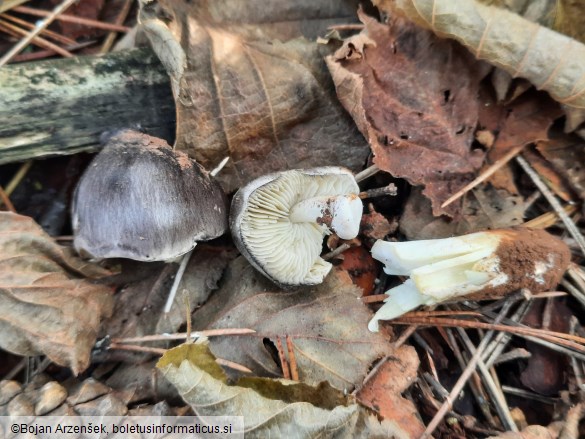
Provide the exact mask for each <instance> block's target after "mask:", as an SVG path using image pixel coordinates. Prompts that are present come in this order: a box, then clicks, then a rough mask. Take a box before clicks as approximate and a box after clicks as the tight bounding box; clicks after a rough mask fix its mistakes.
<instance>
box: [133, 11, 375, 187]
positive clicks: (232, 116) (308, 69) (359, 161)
mask: <svg viewBox="0 0 585 439" xmlns="http://www.w3.org/2000/svg"><path fill="white" fill-rule="evenodd" d="M193 11H194V12H193ZM148 12H149V11H148V10H146V9H144V10H143V13H142V16H143V17H145V18H143V24H144V25H145V27H147V28H148V27H150V28H151V30H153V31H154V30H156V33H154V32H151V41H153V42H154V43H155V44H154V45H153V48H154V49H155V51H157V53H159V56H160V57H161V58H162V59H163V60H166V62H165V65H166V66H167V69H168V70H169V72H170V73H171V77H172V78H173V82H174V84H175V87H174V88H175V94H176V105H177V139H176V145H175V146H176V148H177V149H179V150H183V151H186V152H187V153H188V154H189V155H190V156H191V157H193V158H195V159H196V160H197V161H199V162H200V163H201V164H202V165H203V166H205V167H206V168H208V169H211V168H213V167H215V166H216V165H217V164H218V163H219V162H220V161H221V160H222V159H223V158H224V157H226V156H229V157H230V158H231V160H230V161H229V162H228V164H227V166H226V167H225V168H224V169H223V170H222V172H221V173H220V174H219V175H218V177H217V178H218V179H219V180H220V182H221V183H222V184H223V186H224V189H226V191H232V190H234V189H236V188H238V187H240V186H242V185H243V184H245V183H247V182H248V181H250V180H252V179H253V178H256V177H258V176H260V175H263V174H266V173H269V172H273V171H277V170H278V171H280V170H285V169H293V168H303V167H314V166H323V165H337V166H339V165H340V166H346V167H348V168H350V169H353V170H356V171H357V170H358V169H361V168H362V167H363V165H364V163H365V159H366V157H367V155H368V148H367V144H366V142H365V141H364V139H363V137H362V136H361V135H360V134H359V132H358V130H357V129H356V127H355V125H354V123H353V122H352V121H351V118H350V117H349V116H348V115H347V114H346V113H345V112H344V111H343V108H342V107H341V106H340V105H339V103H338V102H337V99H336V96H335V92H334V88H333V84H332V83H331V78H330V76H329V74H328V73H327V69H326V67H325V64H324V62H323V58H322V53H321V50H326V48H325V47H324V46H319V45H317V43H314V42H309V41H307V40H304V39H297V40H291V41H288V42H286V43H281V42H279V41H276V40H275V41H265V40H262V39H259V40H252V39H247V38H245V37H243V36H242V35H241V34H239V33H236V32H232V31H228V30H226V28H225V27H223V26H220V25H218V24H217V23H210V21H209V17H208V16H202V15H204V14H202V13H201V11H200V10H199V9H197V8H194V9H193V8H192V9H189V10H185V9H184V8H180V7H174V9H169V10H167V11H166V14H167V15H168V16H170V17H171V20H170V22H169V24H168V26H169V29H170V33H168V34H165V33H164V32H163V30H162V28H161V26H163V25H166V24H165V23H163V21H162V20H159V19H157V18H156V17H152V16H148ZM189 14H190V15H189ZM231 29H232V28H230V30H231ZM169 35H173V36H174V40H173V41H174V42H173V41H170V40H169V38H170V37H169ZM248 38H249V37H248ZM176 42H180V44H181V47H182V50H183V52H184V54H185V59H186V63H185V64H184V65H183V55H182V54H181V53H180V51H179V50H177V48H176ZM169 54H172V57H171V58H170V59H169Z"/></svg>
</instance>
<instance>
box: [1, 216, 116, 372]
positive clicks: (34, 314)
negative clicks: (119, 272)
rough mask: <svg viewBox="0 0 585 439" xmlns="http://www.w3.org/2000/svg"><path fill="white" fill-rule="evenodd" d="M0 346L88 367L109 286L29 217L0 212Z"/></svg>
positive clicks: (106, 308)
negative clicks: (95, 279)
mask: <svg viewBox="0 0 585 439" xmlns="http://www.w3.org/2000/svg"><path fill="white" fill-rule="evenodd" d="M0 250H1V252H0V348H2V349H6V350H7V351H10V352H12V353H15V354H18V355H29V356H32V355H46V356H47V357H49V358H50V359H51V360H52V361H54V362H55V363H57V364H59V365H61V366H68V367H70V368H71V369H72V370H73V372H74V373H76V374H77V373H79V372H81V371H83V370H84V369H86V368H87V366H88V365H89V355H90V352H91V349H92V347H93V345H94V342H95V338H96V334H97V331H98V328H99V324H100V319H101V318H102V317H103V316H107V315H109V314H110V313H111V310H112V290H111V289H110V288H108V287H105V286H103V285H95V284H92V283H91V282H89V281H88V280H86V279H85V278H84V276H91V277H97V276H99V275H104V274H107V272H105V271H104V270H102V269H100V268H99V267H97V266H94V265H92V264H90V263H87V262H83V261H81V260H80V259H78V258H75V257H73V256H71V255H69V254H68V252H66V251H64V250H63V249H62V248H61V247H59V246H58V245H57V244H56V243H55V242H54V241H53V240H52V239H51V237H50V236H49V235H47V234H46V233H45V232H44V231H43V230H42V229H41V228H40V227H39V226H38V225H37V224H36V223H35V222H34V221H33V220H32V219H31V218H28V217H24V216H20V215H16V214H12V213H7V212H0Z"/></svg>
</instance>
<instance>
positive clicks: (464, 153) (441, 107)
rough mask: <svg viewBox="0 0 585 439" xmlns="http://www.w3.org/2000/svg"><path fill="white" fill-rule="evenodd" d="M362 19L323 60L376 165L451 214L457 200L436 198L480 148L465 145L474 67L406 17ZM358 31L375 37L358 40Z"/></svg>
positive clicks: (470, 127) (472, 164)
mask: <svg viewBox="0 0 585 439" xmlns="http://www.w3.org/2000/svg"><path fill="white" fill-rule="evenodd" d="M360 17H361V19H362V21H363V22H364V24H365V26H366V28H365V29H364V30H363V31H362V34H360V35H358V36H356V37H351V38H349V39H347V40H346V41H345V42H344V46H343V47H342V48H341V49H339V50H338V51H337V52H336V54H335V55H332V56H329V57H327V58H326V61H327V66H328V67H329V71H330V72H331V75H332V77H333V80H334V82H335V85H336V88H337V95H338V96H339V99H340V101H341V102H342V104H343V105H344V106H345V108H346V109H347V110H348V111H349V112H350V114H351V115H352V116H353V118H354V120H355V122H356V124H357V126H358V127H359V129H360V131H361V132H362V134H364V136H365V137H366V138H367V139H368V141H369V142H370V146H371V148H372V151H373V152H374V154H375V159H374V163H376V164H377V165H378V166H379V167H380V168H381V169H383V170H385V171H388V172H390V173H391V174H392V175H394V176H395V177H401V178H406V179H407V180H408V181H409V182H410V183H411V184H413V185H424V186H425V195H426V196H428V197H429V198H430V199H431V200H432V202H433V213H434V214H435V215H439V214H443V213H447V214H450V215H453V214H455V213H457V212H458V205H457V204H452V205H449V206H448V207H447V208H444V209H443V208H441V204H442V203H443V202H444V201H445V200H446V199H447V198H448V197H449V196H450V195H451V194H453V193H454V192H456V191H457V190H458V189H460V188H461V187H462V186H464V185H465V184H466V183H468V182H469V181H470V180H472V179H473V177H474V175H475V173H476V171H477V170H478V168H479V166H480V165H481V162H482V160H483V153H482V151H480V150H474V151H471V144H472V142H473V139H474V132H475V127H476V124H477V118H478V102H477V93H478V86H479V81H480V80H481V76H482V74H481V72H480V71H479V70H480V69H479V67H478V65H477V63H475V62H474V61H473V59H472V57H470V56H469V55H468V54H466V53H464V52H463V51H462V50H461V49H460V48H459V47H457V46H456V45H454V44H452V43H451V42H449V41H446V40H440V39H438V38H437V37H435V36H434V35H432V33H430V32H429V31H426V30H422V29H420V28H419V27H417V26H415V25H413V24H411V23H408V22H407V21H405V20H404V19H401V18H397V17H392V18H391V21H390V23H389V24H388V25H386V24H381V23H378V22H377V21H376V20H374V19H373V18H370V17H367V16H365V15H363V14H361V15H360ZM364 34H365V35H366V36H367V37H368V39H369V40H371V41H373V43H369V44H368V43H366V44H364V43H363V38H364ZM360 47H363V49H362V50H360ZM348 53H350V54H351V56H348ZM358 55H359V56H358Z"/></svg>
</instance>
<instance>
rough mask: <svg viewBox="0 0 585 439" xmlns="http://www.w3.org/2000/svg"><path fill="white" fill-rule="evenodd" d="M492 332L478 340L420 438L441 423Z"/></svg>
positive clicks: (422, 438)
mask: <svg viewBox="0 0 585 439" xmlns="http://www.w3.org/2000/svg"><path fill="white" fill-rule="evenodd" d="M503 318H504V312H501V313H500V314H499V315H498V317H497V318H496V320H495V323H494V326H497V325H498V324H499V322H500V321H501V320H502V319H503ZM493 334H494V330H490V331H488V332H487V333H486V335H485V336H484V338H483V340H482V341H481V342H480V344H479V346H478V347H477V349H476V351H475V353H474V354H473V356H472V357H471V359H470V360H469V363H468V364H467V367H466V368H465V370H464V371H463V373H462V374H461V376H460V377H459V379H458V380H457V383H455V385H454V386H453V389H451V393H449V396H448V397H447V398H446V400H445V402H444V403H443V405H442V406H441V408H440V409H439V410H438V411H437V413H436V414H435V416H434V417H433V419H432V420H431V422H430V423H429V425H428V426H427V428H426V430H425V431H424V433H423V434H422V436H421V439H426V438H429V437H431V435H432V434H433V432H434V431H435V429H436V428H437V427H438V426H439V424H440V423H441V421H442V420H443V418H444V417H445V415H446V414H447V412H448V411H449V410H451V408H452V405H453V401H455V398H457V395H459V393H460V392H461V390H463V387H464V386H465V384H466V383H467V380H468V379H469V377H470V376H471V374H472V373H473V372H474V371H475V368H476V366H477V363H478V361H479V360H480V359H481V355H482V353H483V350H484V349H485V348H486V346H487V345H488V343H489V341H490V339H491V337H492V336H493Z"/></svg>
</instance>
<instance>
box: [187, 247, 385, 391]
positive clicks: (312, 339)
mask: <svg viewBox="0 0 585 439" xmlns="http://www.w3.org/2000/svg"><path fill="white" fill-rule="evenodd" d="M361 295H362V292H361V290H360V289H359V288H358V287H356V286H354V285H353V284H352V281H351V278H350V277H349V275H348V274H347V273H346V272H344V271H334V272H332V273H331V274H330V275H329V276H328V277H327V278H326V279H325V282H324V283H323V284H321V285H319V286H317V287H313V288H299V289H297V290H292V291H279V290H278V288H277V287H276V286H274V284H272V283H270V282H269V281H268V280H266V279H265V278H264V277H263V276H262V275H261V274H259V273H258V272H257V271H256V270H254V269H253V268H252V267H251V266H250V265H249V264H248V263H247V262H246V260H245V259H244V258H242V257H240V258H238V259H236V260H235V261H234V262H233V263H232V264H230V266H229V267H228V269H227V271H226V274H225V278H224V281H223V285H222V287H221V288H220V289H219V290H218V291H216V292H215V293H214V294H213V296H212V297H211V298H210V300H209V301H208V302H207V303H206V304H205V305H204V306H203V307H202V308H201V309H200V310H199V311H197V312H196V313H195V315H194V318H193V322H194V323H193V325H194V329H195V330H198V329H208V328H230V327H231V328H251V329H254V330H256V332H257V333H256V334H253V335H251V336H239V337H214V338H213V339H211V342H210V348H211V350H212V352H213V353H214V355H216V356H218V357H220V358H224V359H227V360H231V361H235V362H237V363H240V364H243V365H245V366H247V367H248V368H250V369H252V371H253V372H254V373H255V374H256V375H259V376H281V372H280V369H279V365H277V364H276V362H275V361H274V360H273V357H272V355H271V353H270V351H269V350H268V349H267V348H266V347H265V343H264V341H263V339H266V341H268V342H272V343H273V344H276V342H277V337H279V336H280V337H283V336H285V335H288V336H290V337H291V338H292V343H293V346H294V353H295V357H296V361H297V364H298V369H299V376H300V380H301V381H303V382H305V383H308V384H310V385H316V384H318V383H319V382H321V381H329V383H331V385H332V386H334V387H335V388H338V389H349V388H353V387H354V386H356V385H358V384H359V383H361V381H362V379H363V378H364V376H365V375H366V373H367V371H368V368H369V366H370V364H371V363H372V362H373V361H374V360H376V359H377V358H380V357H382V356H384V355H386V354H388V353H389V352H390V349H391V348H390V346H389V344H388V340H387V339H386V337H385V336H383V335H379V334H374V333H371V332H369V331H368V329H367V324H368V319H370V318H371V312H370V311H369V310H368V308H367V307H366V306H365V305H364V304H363V303H362V302H361V301H360V300H359V298H360V297H361Z"/></svg>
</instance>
